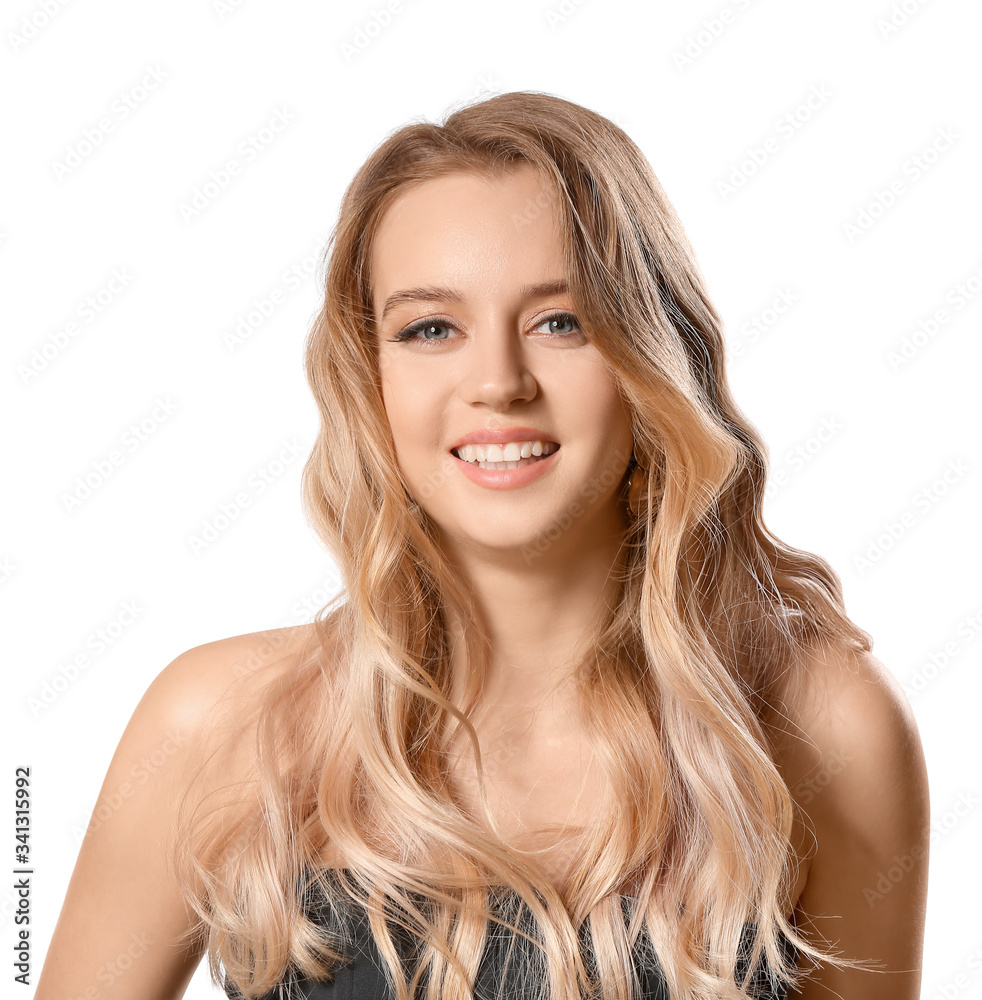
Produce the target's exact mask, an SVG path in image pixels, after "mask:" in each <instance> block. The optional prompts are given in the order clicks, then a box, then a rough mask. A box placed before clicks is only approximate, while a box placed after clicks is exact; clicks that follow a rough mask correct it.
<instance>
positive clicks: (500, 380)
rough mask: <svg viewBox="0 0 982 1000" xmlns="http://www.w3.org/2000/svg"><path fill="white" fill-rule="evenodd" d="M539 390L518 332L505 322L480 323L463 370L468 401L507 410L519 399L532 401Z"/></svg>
mask: <svg viewBox="0 0 982 1000" xmlns="http://www.w3.org/2000/svg"><path fill="white" fill-rule="evenodd" d="M537 392H538V383H537V382H536V380H535V376H534V375H533V373H532V371H531V370H530V368H529V365H528V359H527V357H526V353H525V347H524V345H523V344H522V343H521V339H520V337H519V335H518V333H517V331H516V330H515V329H514V328H513V327H512V326H510V325H508V324H507V323H504V322H496V323H492V322H484V323H482V324H480V325H479V326H478V328H477V329H475V330H474V331H473V332H472V334H471V342H470V343H469V344H468V345H467V351H466V359H465V362H464V367H463V370H462V373H461V385H460V393H461V396H462V398H463V399H464V401H465V402H467V403H484V404H485V405H487V406H490V407H491V408H492V409H495V410H499V409H501V410H503V409H507V408H508V407H509V406H510V405H512V404H513V403H515V402H528V401H529V400H531V399H533V398H534V397H535V395H536V393H537Z"/></svg>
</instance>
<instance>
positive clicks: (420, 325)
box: [391, 312, 582, 344]
mask: <svg viewBox="0 0 982 1000" xmlns="http://www.w3.org/2000/svg"><path fill="white" fill-rule="evenodd" d="M553 320H561V321H568V322H570V323H572V324H573V326H575V327H576V329H577V330H580V324H579V321H578V320H577V318H576V317H575V316H574V315H573V314H572V313H571V312H555V313H551V314H550V315H549V316H546V317H545V318H544V319H543V320H541V321H540V322H539V323H538V324H537V325H538V326H542V325H543V324H544V323H551V322H552V321H553ZM428 326H448V327H449V326H453V324H452V323H447V322H445V321H444V320H441V319H421V320H417V321H416V322H415V323H410V324H409V326H407V327H406V328H405V329H404V330H401V331H400V332H399V333H397V334H396V335H395V336H394V337H392V338H391V341H392V343H394V344H399V343H405V342H407V341H410V340H414V339H415V338H416V334H417V333H419V332H420V331H421V330H425V329H426V328H427V327H428ZM580 332H581V333H582V331H580ZM553 336H557V337H560V338H564V337H565V338H568V337H572V336H573V334H571V333H559V334H553ZM419 342H420V343H421V344H442V343H444V341H443V340H426V339H425V338H423V337H420V338H419Z"/></svg>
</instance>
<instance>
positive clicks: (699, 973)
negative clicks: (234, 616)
mask: <svg viewBox="0 0 982 1000" xmlns="http://www.w3.org/2000/svg"><path fill="white" fill-rule="evenodd" d="M329 255H330V257H329V268H328V271H327V277H326V289H325V300H324V307H323V310H322V312H321V314H320V316H319V318H318V320H317V322H316V324H315V326H314V328H313V330H312V332H311V335H310V338H309V343H308V351H307V372H308V377H309V382H310V385H311V388H312V390H313V392H314V394H315V397H316V399H317V402H318V404H319V407H320V413H321V419H322V424H321V431H320V436H319V438H318V441H317V444H316V447H315V449H314V452H313V454H312V455H311V457H310V460H309V462H308V464H307V467H306V470H305V480H304V491H305V502H306V505H307V510H308V511H309V514H310V516H311V519H312V521H313V524H314V526H315V527H316V529H317V530H318V532H319V534H320V536H321V537H322V538H323V540H324V541H325V543H326V544H327V546H328V547H329V549H330V552H331V554H332V556H333V558H334V559H335V561H336V562H337V564H338V567H339V569H340V571H341V573H342V574H343V578H344V581H345V584H346V589H345V592H344V594H343V595H342V598H340V599H339V600H338V601H337V602H334V603H332V605H329V606H328V607H327V608H325V609H324V610H323V613H322V614H321V615H319V616H318V620H317V621H316V622H315V623H313V624H312V625H310V626H306V627H301V628H295V629H282V630H276V631H274V632H270V633H261V634H255V635H245V636H239V637H235V638H231V639H226V640H221V641H218V642H213V643H209V644H207V645H204V646H200V647H196V648H194V649H191V650H189V651H188V652H186V653H184V654H182V655H181V656H179V657H178V658H177V659H176V660H174V661H173V662H172V663H171V664H169V665H168V666H167V667H166V668H165V669H164V670H163V671H162V672H161V673H160V675H159V676H158V677H157V678H156V679H155V681H154V682H153V684H152V685H151V686H150V688H149V689H148V691H147V693H146V695H145V696H144V698H143V700H142V701H141V702H140V705H139V706H138V707H137V709H136V711H135V713H134V715H133V718H132V720H131V721H130V723H129V725H128V727H127V729H126V731H125V733H124V734H123V737H122V740H121V741H120V744H119V748H118V750H117V752H116V755H115V756H114V758H113V761H112V764H111V766H110V768H109V773H108V775H107V777H106V782H105V785H104V788H103V792H102V794H103V796H104V798H105V800H106V801H107V802H110V801H112V802H114V803H116V805H115V809H114V812H113V815H112V817H111V818H110V819H109V820H108V821H105V822H102V823H101V825H99V827H98V828H97V829H93V830H92V831H91V832H89V834H88V835H87V837H86V839H85V841H84V843H83V845H82V848H81V851H80V854H79V858H78V863H77V867H76V870H75V873H74V875H73V877H72V881H71V884H70V886H69V888H68V893H67V896H66V900H65V904H64V908H63V911H62V914H61V917H60V920H59V923H58V926H57V929H56V931H55V934H54V938H53V940H52V942H51V947H50V950H49V952H48V958H47V962H46V964H45V968H44V970H43V975H42V977H41V981H40V984H39V988H38V993H37V997H38V1000H61V998H63V997H66V996H72V997H78V996H90V995H91V996H93V997H94V996H99V997H104V996H105V997H110V996H111V997H114V998H122V997H125V998H131V997H132V998H140V1000H170V998H174V997H180V996H181V995H182V994H183V992H184V989H185V987H186V984H187V982H188V980H189V979H190V977H191V975H192V973H193V970H194V968H195V966H196V965H197V963H198V961H199V960H200V959H201V957H202V956H203V955H205V954H207V958H208V962H209V964H210V968H211V971H212V974H213V976H214V979H215V981H216V983H221V984H222V985H223V987H224V989H225V991H226V992H227V993H228V995H229V996H241V997H249V998H254V997H260V996H267V997H274V996H279V995H292V996H296V997H312V998H322V1000H326V998H328V997H334V998H338V997H342V996H344V997H358V998H361V997H364V998H368V997H372V998H379V997H398V998H399V1000H409V998H410V997H411V996H413V995H415V996H419V997H424V996H425V997H426V998H428V1000H436V998H438V997H440V998H463V997H469V996H479V997H492V996H499V995H500V996H502V997H504V996H522V997H526V996H527V997H536V996H540V997H542V998H547V997H552V998H562V1000H572V998H578V997H580V996H596V997H603V998H604V1000H613V998H618V1000H627V998H629V997H632V996H633V997H662V998H669V997H670V998H672V1000H696V998H699V1000H704V998H707V1000H708V998H739V997H783V996H785V995H796V996H799V997H804V998H807V1000H818V998H824V997H840V998H844V1000H859V998H862V1000H886V998H889V1000H915V998H916V997H917V996H918V987H919V980H920V971H919V969H920V960H921V947H922V935H923V925H924V911H925V902H926V869H927V848H926V844H927V837H928V834H929V818H928V793H927V780H926V776H925V767H924V760H923V753H922V750H921V746H920V741H919V738H918V733H917V728H916V725H915V722H914V720H913V718H912V715H911V711H910V708H909V705H908V704H907V702H906V700H905V698H904V696H903V694H902V692H901V691H900V689H899V686H898V684H897V683H896V682H895V681H894V680H893V679H892V677H891V675H890V673H889V672H888V671H887V670H886V669H885V668H884V667H883V665H882V664H881V663H880V662H879V661H878V660H876V659H875V658H874V657H873V656H872V655H871V652H870V650H871V646H872V642H871V639H870V637H869V636H868V635H867V633H865V632H864V631H862V630H861V629H860V628H859V627H858V626H857V625H855V624H854V623H853V622H852V621H850V619H849V618H848V617H847V616H846V613H845V610H844V608H843V602H842V594H841V587H840V583H839V579H838V577H837V576H836V574H835V573H834V571H833V570H832V569H831V568H830V567H829V565H828V564H827V563H826V562H825V561H823V560H822V559H821V558H819V557H818V556H816V555H813V554H810V553H807V552H804V551H801V550H799V549H795V548H792V547H790V546H788V545H786V544H784V543H782V542H781V541H779V540H778V539H776V538H775V537H774V536H773V535H771V534H770V533H769V532H768V531H767V529H766V528H765V526H764V523H763V520H762V517H761V504H762V499H763V495H764V486H765V480H766V469H767V463H766V458H765V449H764V446H763V444H762V442H761V440H760V438H759V436H758V434H757V433H756V431H755V429H754V428H753V427H752V426H751V425H750V424H749V423H748V421H747V420H746V418H745V417H744V416H743V415H742V413H741V412H740V410H739V409H738V407H737V405H736V404H735V402H734V401H733V399H732V397H731V395H730V391H729V389H728V387H727V382H726V378H725V369H724V348H723V342H722V338H721V322H720V318H719V316H718V314H717V313H716V311H715V310H714V309H713V306H712V305H711V303H710V301H709V298H708V296H707V293H706V291H705V288H704V286H703V282H702V279H701V276H700V274H699V271H698V268H697V264H696V262H695V259H694V257H693V253H692V250H691V248H690V246H689V244H688V242H687V240H686V237H685V235H684V232H683V230H682V227H681V225H680V224H679V221H678V219H677V217H676V215H675V212H674V211H673V209H672V207H671V205H670V204H669V202H668V201H667V199H666V197H665V195H664V193H663V191H662V189H661V187H660V185H659V184H658V181H657V180H656V179H655V177H654V175H653V173H652V171H651V168H650V166H649V165H648V163H647V161H646V160H645V158H644V157H643V156H642V154H641V152H640V151H639V150H638V148H637V147H636V146H635V145H634V144H633V143H632V141H631V140H630V139H629V138H628V137H627V136H626V135H625V134H624V133H623V131H621V130H620V129H619V128H617V127H616V126H615V125H613V124H612V123H611V122H609V121H608V120H606V119H605V118H603V117H601V116H600V115H597V114H595V113H593V112H591V111H589V110H586V109H584V108H582V107H580V106H578V105H575V104H572V103H569V102H567V101H564V100H561V99H559V98H556V97H551V96H547V95H543V94H540V93H527V92H526V93H511V94H504V95H500V96H497V97H494V98H492V99H490V100H486V101H484V102H482V103H478V104H475V105H472V106H470V107H466V108H463V109H462V110H458V111H456V112H455V113H454V114H452V115H451V116H450V117H449V118H448V119H447V120H446V121H445V122H444V123H443V124H442V125H440V126H438V125H433V124H427V123H423V124H412V125H409V126H407V127H405V128H403V129H401V130H399V131H397V132H396V133H395V134H393V135H392V136H390V137H389V138H388V139H387V140H386V141H385V142H384V143H383V144H382V145H381V146H380V147H379V148H378V149H377V150H376V151H375V152H374V153H373V154H372V155H371V157H370V158H369V159H368V161H367V162H366V163H365V164H364V166H363V167H362V168H361V170H360V171H359V172H358V174H357V176H356V177H355V178H354V180H353V182H352V184H351V185H350V187H349V189H348V191H347V193H346V195H345V198H344V201H343V204H342V207H341V213H340V219H339V221H338V224H337V227H336V230H335V233H334V236H333V240H332V244H331V247H330V248H329ZM788 377H789V378H793V377H800V373H789V376H788ZM165 739H170V740H171V742H172V744H175V746H174V749H173V751H172V753H171V754H170V763H168V764H167V765H165V766H163V767H161V768H159V769H158V770H157V771H156V772H155V773H154V774H153V775H152V776H151V777H150V778H149V780H147V781H145V782H142V783H140V784H139V785H138V786H137V787H133V788H130V789H128V790H127V791H123V788H124V785H126V783H127V776H128V775H129V774H130V773H131V769H132V767H133V766H134V763H135V762H137V761H139V760H140V759H141V757H143V756H145V755H146V754H147V753H149V752H151V751H152V750H153V749H154V748H156V747H157V746H159V745H160V744H161V742H162V741H163V740H165ZM130 784H131V785H132V784H134V783H133V782H130ZM898 858H902V859H904V860H903V862H902V865H901V867H902V870H903V877H902V878H900V879H893V878H892V877H891V878H888V879H887V880H886V886H885V885H884V877H883V873H884V872H886V871H888V870H893V869H894V868H895V867H896V866H897V865H898V864H900V862H898V860H897V859H898ZM134 942H136V944H134ZM125 954H129V955H131V960H130V961H129V962H128V963H125V971H120V972H119V974H118V975H115V976H113V975H111V974H108V975H107V973H106V970H107V968H109V967H110V966H112V967H113V968H117V967H121V966H122V965H123V963H120V962H118V961H117V959H118V957H119V956H121V955H125ZM114 962H115V963H116V964H115V965H113V963H114ZM107 978H109V979H111V980H112V981H111V982H107ZM288 988H289V991H288ZM89 990H94V991H95V992H92V993H89V992H87V991H89Z"/></svg>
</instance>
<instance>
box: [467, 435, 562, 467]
mask: <svg viewBox="0 0 982 1000" xmlns="http://www.w3.org/2000/svg"><path fill="white" fill-rule="evenodd" d="M558 448H559V445H558V444H555V443H554V442H552V441H522V442H519V441H508V442H507V443H506V444H504V445H500V444H465V445H462V446H461V447H460V448H457V449H456V455H457V457H458V458H462V459H463V460H464V461H465V462H471V463H473V464H475V465H479V466H480V467H481V468H482V469H483V468H499V469H501V468H507V469H512V468H516V469H517V468H520V467H521V465H527V464H528V462H527V461H526V460H527V459H530V458H541V457H544V456H546V455H551V454H552V453H553V452H554V451H556V450H557V449H558Z"/></svg>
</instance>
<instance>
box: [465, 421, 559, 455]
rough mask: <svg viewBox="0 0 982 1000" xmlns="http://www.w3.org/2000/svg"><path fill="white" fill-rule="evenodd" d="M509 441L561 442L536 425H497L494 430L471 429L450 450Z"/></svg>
mask: <svg viewBox="0 0 982 1000" xmlns="http://www.w3.org/2000/svg"><path fill="white" fill-rule="evenodd" d="M509 441H549V442H551V443H552V444H559V442H558V441H557V440H556V439H555V438H552V437H550V436H549V435H548V434H546V433H545V432H544V431H540V430H537V429H536V428H535V427H495V428H494V429H493V430H491V429H488V430H483V431H471V432H470V433H469V434H465V435H464V436H463V437H462V438H458V439H457V440H456V441H455V442H454V443H453V444H452V445H451V446H450V450H451V451H454V450H456V449H457V448H462V447H463V446H464V445H465V444H507V443H508V442H509Z"/></svg>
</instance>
